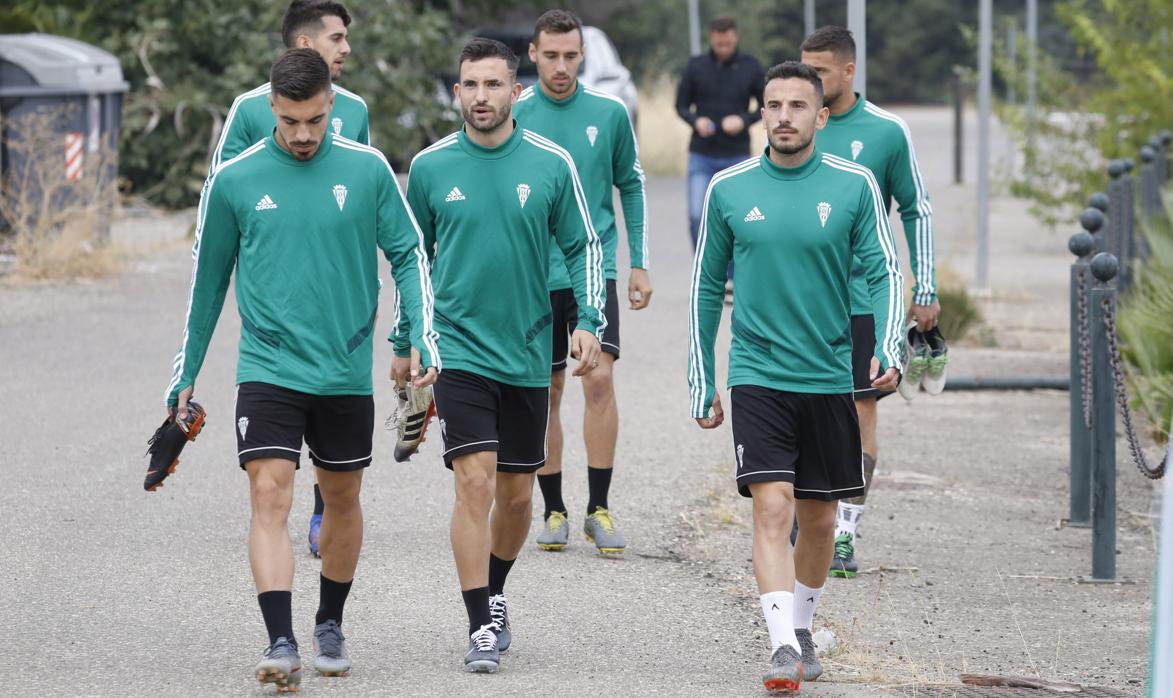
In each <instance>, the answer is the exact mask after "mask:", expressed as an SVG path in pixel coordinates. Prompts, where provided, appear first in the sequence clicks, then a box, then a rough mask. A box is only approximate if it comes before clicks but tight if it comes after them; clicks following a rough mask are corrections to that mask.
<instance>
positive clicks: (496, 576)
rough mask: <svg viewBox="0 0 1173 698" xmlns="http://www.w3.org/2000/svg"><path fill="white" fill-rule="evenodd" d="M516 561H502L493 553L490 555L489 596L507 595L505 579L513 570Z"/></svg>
mask: <svg viewBox="0 0 1173 698" xmlns="http://www.w3.org/2000/svg"><path fill="white" fill-rule="evenodd" d="M515 562H517V560H516V559H514V560H502V559H501V558H499V557H497V556H496V555H494V554H493V553H489V596H496V595H497V594H504V593H505V578H506V577H508V576H509V570H511V569H513V563H515Z"/></svg>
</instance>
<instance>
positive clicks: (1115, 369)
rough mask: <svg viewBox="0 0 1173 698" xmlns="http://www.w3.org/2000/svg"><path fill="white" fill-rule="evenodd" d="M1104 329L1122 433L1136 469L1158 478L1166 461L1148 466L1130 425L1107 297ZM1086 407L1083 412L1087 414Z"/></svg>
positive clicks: (1112, 307)
mask: <svg viewBox="0 0 1173 698" xmlns="http://www.w3.org/2000/svg"><path fill="white" fill-rule="evenodd" d="M1103 309H1104V330H1105V332H1106V333H1107V335H1108V360H1109V361H1110V362H1111V363H1112V380H1113V381H1114V383H1115V388H1116V404H1117V405H1118V406H1119V407H1120V418H1121V420H1123V422H1124V434H1125V436H1126V437H1127V438H1128V449H1129V450H1130V451H1132V461H1133V462H1134V463H1136V468H1137V470H1139V471H1140V474H1141V475H1144V476H1145V477H1147V478H1148V479H1150V480H1158V479H1160V478H1162V477H1164V476H1165V466H1166V465H1167V464H1168V463H1167V461H1165V460H1163V461H1161V464H1160V465H1158V466H1157V467H1156V468H1153V467H1151V466H1149V461H1148V459H1147V458H1146V457H1145V454H1144V451H1142V450H1141V447H1140V442H1139V439H1137V436H1136V429H1135V428H1134V427H1133V425H1132V408H1131V407H1130V406H1129V404H1128V388H1127V385H1126V384H1125V382H1124V381H1125V376H1124V361H1123V360H1122V359H1121V357H1120V341H1119V338H1118V335H1117V334H1116V304H1115V303H1113V302H1112V301H1111V299H1109V298H1105V299H1104V300H1103ZM1087 409H1088V408H1087V407H1086V406H1085V407H1084V413H1085V414H1087Z"/></svg>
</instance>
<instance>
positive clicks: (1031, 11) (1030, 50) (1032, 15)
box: [1026, 0, 1039, 179]
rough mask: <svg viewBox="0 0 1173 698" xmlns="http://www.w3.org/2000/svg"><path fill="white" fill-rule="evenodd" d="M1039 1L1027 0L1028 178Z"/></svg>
mask: <svg viewBox="0 0 1173 698" xmlns="http://www.w3.org/2000/svg"><path fill="white" fill-rule="evenodd" d="M1038 45H1039V0H1026V152H1027V158H1026V176H1027V178H1028V179H1029V178H1030V177H1031V176H1032V175H1033V174H1034V173H1033V170H1034V150H1035V97H1036V89H1037V84H1038V65H1037V63H1036V61H1037V57H1038Z"/></svg>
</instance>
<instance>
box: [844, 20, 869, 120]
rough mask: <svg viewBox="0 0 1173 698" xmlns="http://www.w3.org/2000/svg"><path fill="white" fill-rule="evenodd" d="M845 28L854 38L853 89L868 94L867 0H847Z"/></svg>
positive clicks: (862, 94) (861, 94) (860, 93)
mask: <svg viewBox="0 0 1173 698" xmlns="http://www.w3.org/2000/svg"><path fill="white" fill-rule="evenodd" d="M847 29H848V30H849V31H851V35H852V37H854V38H855V89H857V90H859V96H860V97H861V98H863V99H867V96H868V32H867V0H847Z"/></svg>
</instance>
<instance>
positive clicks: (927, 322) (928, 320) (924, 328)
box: [910, 301, 941, 332]
mask: <svg viewBox="0 0 1173 698" xmlns="http://www.w3.org/2000/svg"><path fill="white" fill-rule="evenodd" d="M910 314H911V315H912V317H913V319H914V320H916V331H917V332H928V331H929V330H931V329H933V328H934V327H936V326H937V318H939V317H940V315H941V303H940V301H933V304H932V305H916V304H915V303H914V304H913V306H912V310H911V311H910Z"/></svg>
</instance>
